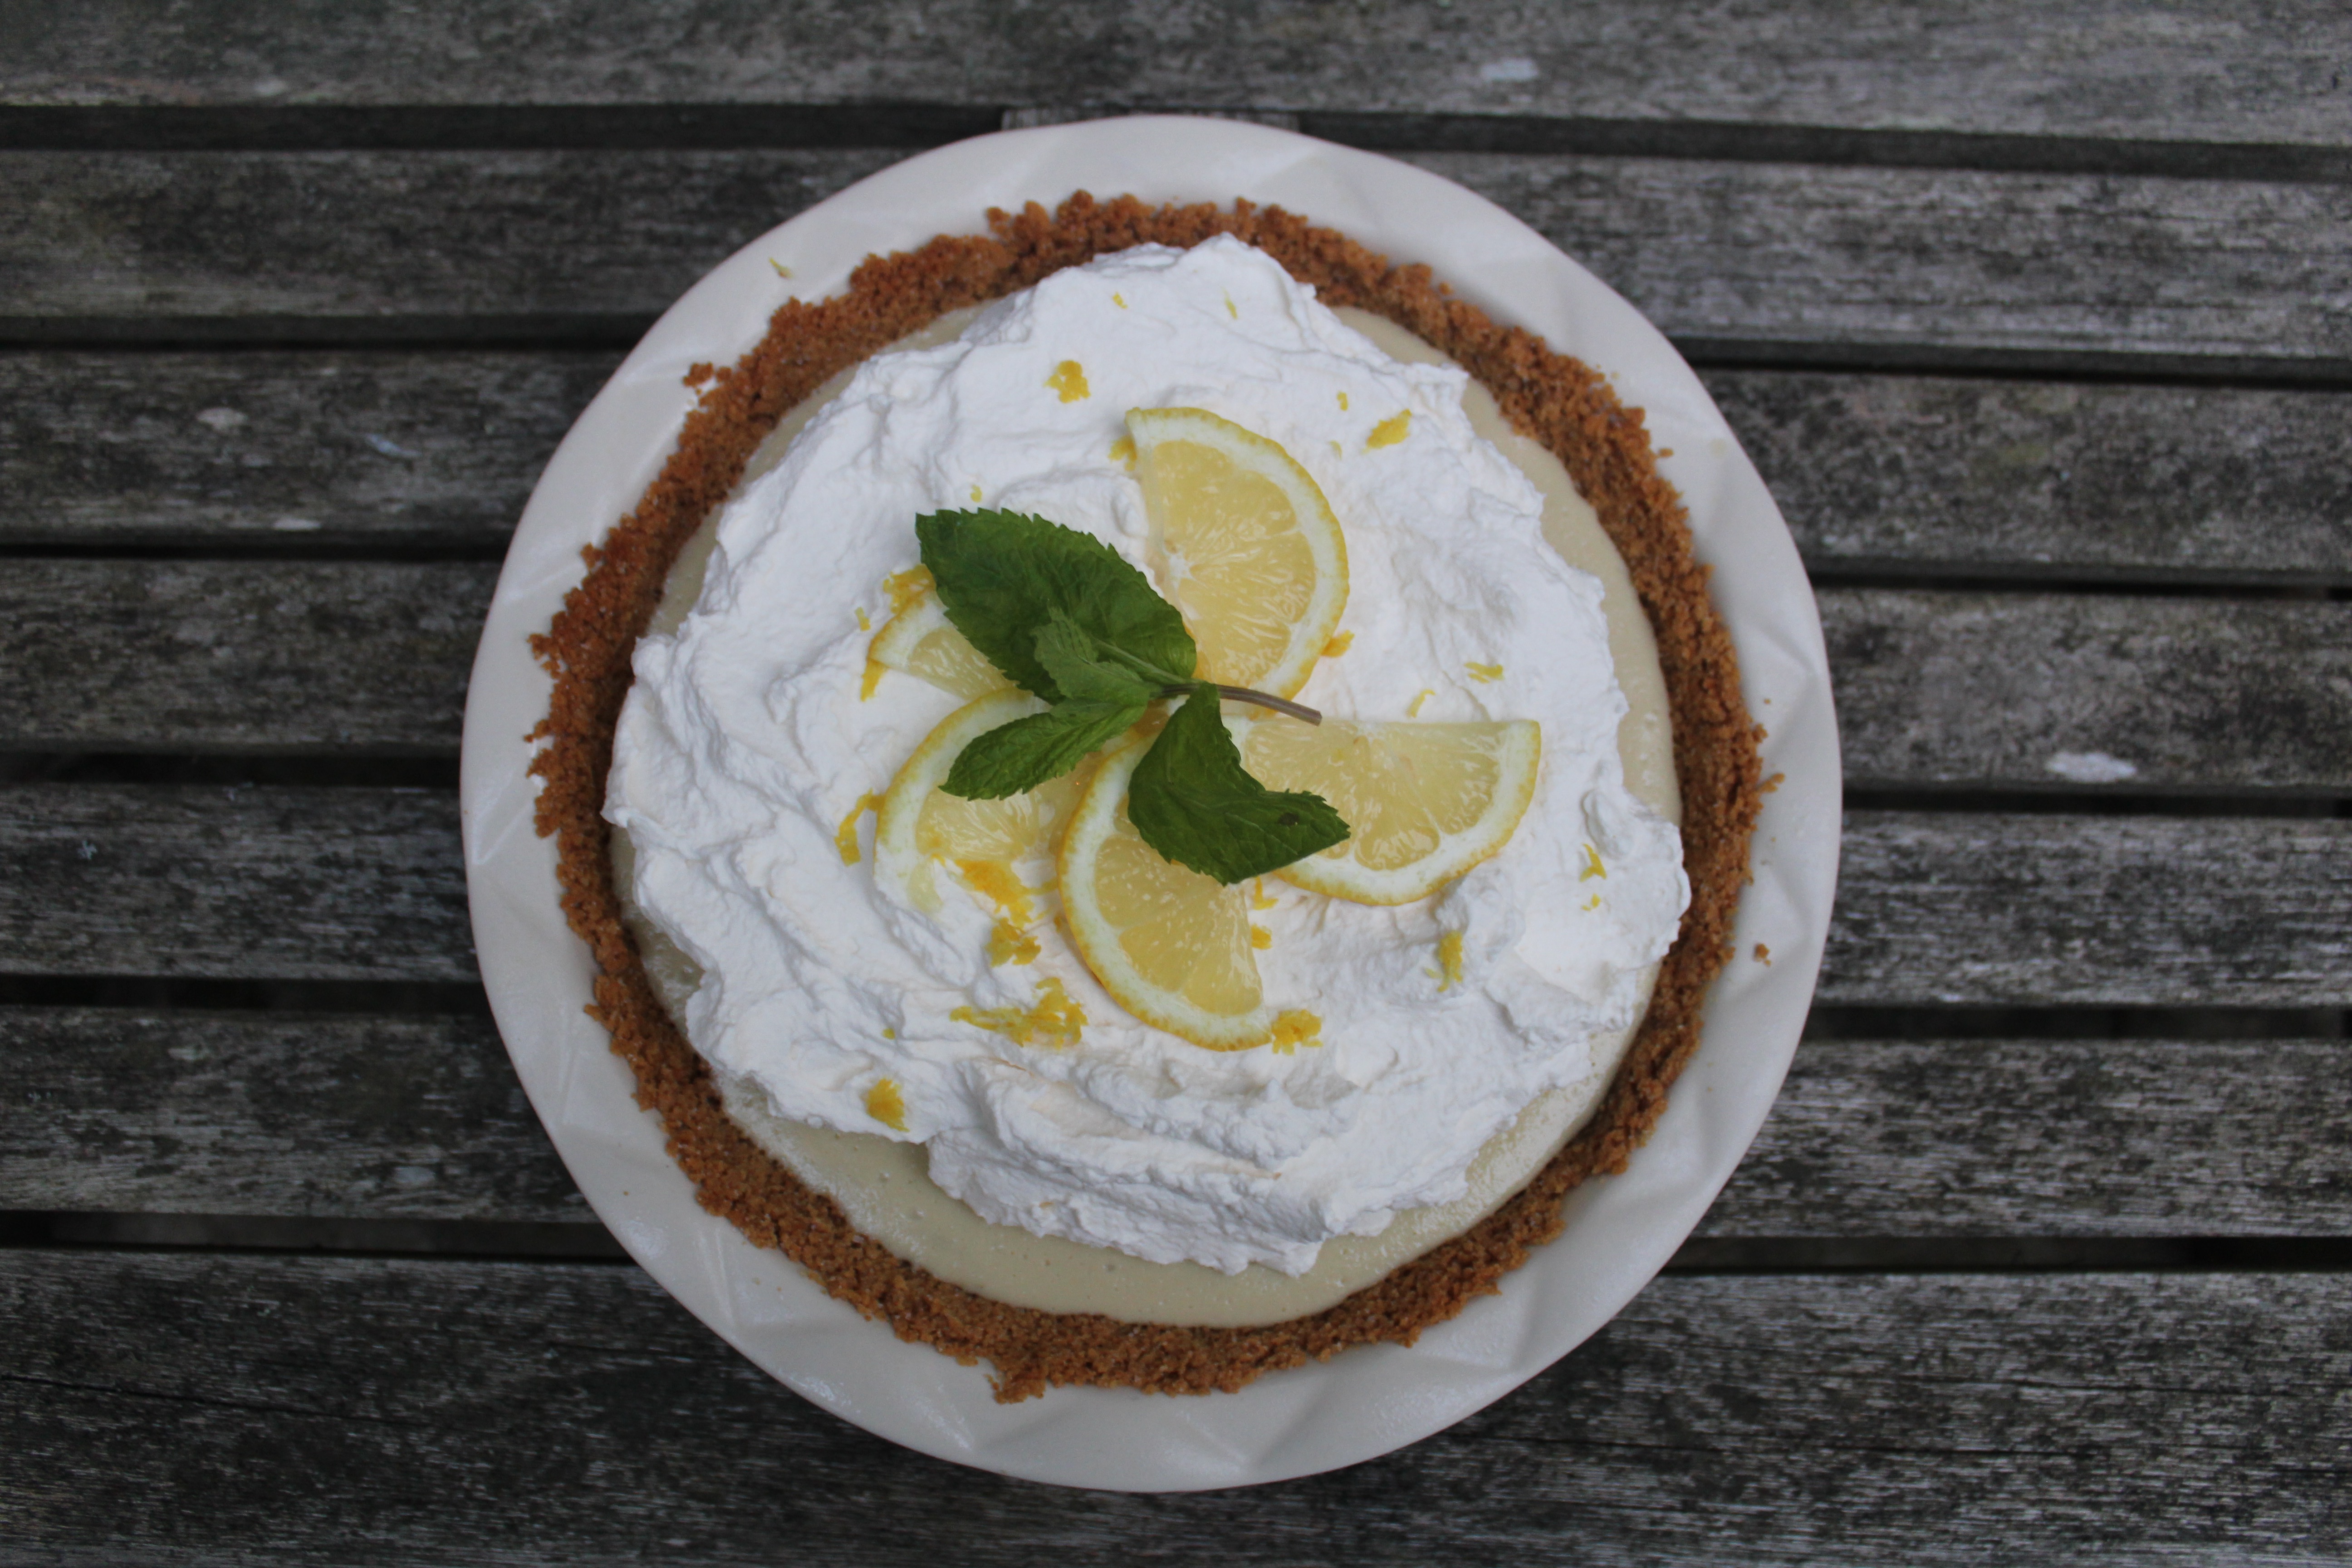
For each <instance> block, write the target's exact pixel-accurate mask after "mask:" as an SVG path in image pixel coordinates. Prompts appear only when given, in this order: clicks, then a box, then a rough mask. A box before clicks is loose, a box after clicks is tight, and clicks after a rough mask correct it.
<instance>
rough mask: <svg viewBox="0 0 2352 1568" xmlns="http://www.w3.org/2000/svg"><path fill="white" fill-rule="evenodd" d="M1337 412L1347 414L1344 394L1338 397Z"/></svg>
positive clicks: (1346, 401)
mask: <svg viewBox="0 0 2352 1568" xmlns="http://www.w3.org/2000/svg"><path fill="white" fill-rule="evenodd" d="M1339 412H1340V413H1342V414H1345V413H1346V412H1348V395H1347V394H1346V393H1344V392H1343V393H1341V394H1340V395H1339Z"/></svg>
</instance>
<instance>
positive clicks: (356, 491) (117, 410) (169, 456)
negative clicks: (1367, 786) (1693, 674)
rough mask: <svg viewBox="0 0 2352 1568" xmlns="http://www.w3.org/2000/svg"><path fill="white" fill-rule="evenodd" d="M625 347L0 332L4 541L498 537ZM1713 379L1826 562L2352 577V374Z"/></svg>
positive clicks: (1804, 541)
mask: <svg viewBox="0 0 2352 1568" xmlns="http://www.w3.org/2000/svg"><path fill="white" fill-rule="evenodd" d="M617 360H618V355H617V354H614V353H595V352H591V353H572V352H566V351H562V350H549V351H544V352H541V353H504V352H496V351H490V352H475V353H468V352H466V351H462V350H442V351H433V350H419V351H415V352H411V353H373V352H368V351H336V350H320V351H314V352H309V353H272V352H269V351H251V352H247V353H153V354H127V353H71V352H58V353H42V352H37V351H36V352H24V353H13V354H0V542H9V543H20V544H49V543H57V544H168V545H197V546H206V545H215V544H222V543H235V544H236V545H238V546H239V547H242V548H255V547H259V546H266V545H272V544H281V543H282V544H285V545H287V546H289V547H290V548H298V549H303V548H316V547H319V546H320V545H337V546H341V545H355V546H366V547H373V548H378V549H400V550H411V549H429V548H435V547H445V548H446V547H451V546H455V547H459V548H474V549H481V548H485V547H494V546H496V545H498V544H501V543H503V542H504V541H505V539H506V538H507V536H508V534H509V531H511V529H512V528H513V525H514V520H515V519H516V517H518V516H519V515H520V513H521V510H522V503H523V501H524V500H525V499H526V498H527V497H528V496H529V495H530V487H531V484H532V482H533V481H534V480H535V479H537V477H538V474H539V470H540V468H541V467H542V466H543V465H544V464H545V463H546V460H547V458H548V456H549V454H551V452H553V451H554V449H555V444H556V442H557V441H558V440H560V439H562V436H563V433H564V431H565V430H567V429H568V428H570V426H571V423H572V419H573V418H574V417H576V416H577V415H578V414H579V412H580V410H581V409H582V408H583V407H584V406H585V405H586V404H587V402H588V399H589V398H590V397H591V396H593V395H594V393H595V391H596V389H597V388H598V387H599V386H600V385H602V384H603V382H604V377H605V376H607V375H608V374H611V371H612V367H613V365H614V363H617ZM1703 379H1705V381H1706V384H1707V389H1708V390H1709V391H1710V392H1712V393H1713V394H1714V395H1715V399H1716V401H1717V404H1719V405H1721V406H1722V409H1723V411H1724V414H1725V416H1727V418H1728V419H1729V420H1730V421H1731V424H1732V427H1733V428H1734V429H1735V430H1736V431H1737V432H1738V436H1739V438H1740V441H1741V443H1742V445H1744V446H1745V447H1747V449H1748V455H1749V456H1750V457H1751V458H1754V459H1755V461H1756V466H1757V468H1759V470H1760V471H1761V472H1762V474H1763V476H1764V479H1765V481H1766V482H1767V483H1768V484H1769V486H1770V487H1771V489H1772V494H1773V498H1774V499H1775V500H1778V501H1779V502H1780V510H1781V511H1782V513H1783V514H1784V515H1785V516H1786V517H1787V519H1788V521H1789V526H1790V530H1791V531H1793V532H1794V533H1795V535H1796V537H1797V542H1798V544H1799V547H1800V548H1801V550H1803V552H1805V555H1806V558H1807V560H1808V561H1809V562H1810V563H1811V564H1812V565H1813V566H1814V567H1815V568H1816V570H1827V571H1832V572H1836V571H1845V570H1860V571H1889V570H1893V571H1900V572H1902V573H1904V574H1908V575H1913V576H1919V577H1932V576H1933V575H1934V574H1937V573H1944V574H1950V573H1968V574H1974V575H1979V576H2018V577H2025V578H2032V577H2040V576H2051V575H2072V576H2075V577H2090V576H2102V575H2114V576H2118V577H2126V578H2137V579H2143V580H2146V579H2158V578H2161V579H2168V580H2185V581H2200V580H2201V581H2231V582H2243V581H2259V582H2268V581H2290V582H2305V583H2328V584H2342V583H2347V582H2352V447H2347V443H2346V442H2345V441H2344V440H2343V438H2342V437H2343V432H2344V430H2345V429H2346V427H2347V425H2352V396H2347V395H2343V394H2338V393H2319V392H2265V391H2257V390H2249V389H2245V388H2239V387H2219V386H2210V387H2172V386H2132V385H2116V384H2084V383H2051V382H2016V381H1986V380H1974V379H1968V380H1960V379H1948V378H1939V377H1923V376H1901V375H1847V374H1827V373H1804V372H1785V371H1740V370H1717V371H1711V372H1708V373H1706V374H1705V376H1704V378H1703ZM304 524H315V525H316V526H314V527H306V526H301V525H304Z"/></svg>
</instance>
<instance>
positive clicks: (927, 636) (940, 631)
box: [866, 584, 1013, 697]
mask: <svg viewBox="0 0 2352 1568" xmlns="http://www.w3.org/2000/svg"><path fill="white" fill-rule="evenodd" d="M866 660H867V664H868V666H869V668H870V667H872V666H874V665H879V666H881V667H882V668H885V669H896V670H898V671H901V672H903V673H905V674H908V675H912V676H917V677H919V678H920V679H924V680H928V681H929V682H930V683H931V684H932V685H933V686H936V687H938V688H940V689H941V690H943V691H952V692H954V693H955V694H956V695H957V696H958V697H985V696H986V695H988V693H990V692H992V691H1003V690H1007V689H1010V688H1011V687H1012V684H1013V683H1012V682H1011V681H1009V680H1007V679H1004V677H1003V674H1002V673H1000V672H999V671H998V669H997V668H996V667H995V666H994V665H992V664H991V663H989V662H988V660H987V659H985V658H982V657H981V652H980V650H979V649H978V648H976V647H972V646H971V644H970V643H969V642H966V641H965V640H964V636H963V634H962V633H961V632H960V631H958V630H956V629H955V627H954V626H950V625H949V624H948V612H947V608H946V606H945V605H941V604H940V596H939V594H938V592H937V591H936V590H934V589H932V588H931V587H929V585H928V584H926V585H925V586H924V587H923V588H921V589H920V590H919V591H918V592H916V593H915V594H914V595H912V596H911V597H909V598H908V601H907V604H906V605H905V607H903V608H902V609H900V610H899V612H898V614H897V615H895V616H891V617H890V619H889V620H888V621H887V623H886V624H885V625H884V626H883V627H882V629H881V630H880V631H878V632H877V633H875V634H874V641H873V643H872V644H871V646H869V647H867V648H866Z"/></svg>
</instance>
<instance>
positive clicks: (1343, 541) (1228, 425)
mask: <svg viewBox="0 0 2352 1568" xmlns="http://www.w3.org/2000/svg"><path fill="white" fill-rule="evenodd" d="M1127 427H1128V431H1129V435H1130V437H1132V438H1133V440H1134V441H1135V443H1136V448H1137V457H1138V458H1139V459H1144V460H1148V459H1149V458H1150V449H1151V447H1155V446H1157V445H1158V444H1159V443H1160V442H1161V441H1163V440H1169V439H1175V440H1187V439H1192V440H1198V439H1199V438H1200V435H1201V434H1202V433H1203V432H1205V433H1208V434H1209V435H1210V437H1211V439H1210V440H1209V441H1206V442H1203V443H1202V444H1203V445H1213V446H1215V447H1217V448H1218V449H1219V450H1220V451H1223V452H1224V453H1225V454H1226V455H1227V456H1228V457H1230V458H1233V459H1234V461H1235V462H1236V463H1238V464H1240V465H1241V466H1242V467H1244V468H1247V469H1248V470H1249V471H1251V472H1252V473H1255V474H1258V475H1261V476H1263V477H1264V478H1265V479H1268V480H1270V481H1272V482H1273V484H1274V485H1275V486H1276V488H1277V489H1280V490H1281V491H1282V492H1283V494H1284V495H1285V496H1286V497H1287V498H1288V499H1289V500H1290V505H1291V511H1292V514H1293V515H1294V516H1296V517H1297V518H1298V519H1299V522H1300V527H1299V532H1300V533H1301V534H1302V535H1303V536H1304V537H1305V539H1306V541H1307V552H1308V553H1309V554H1310V555H1311V556H1312V557H1313V558H1314V562H1315V584H1316V586H1315V595H1314V597H1312V598H1311V599H1309V600H1308V601H1307V610H1306V613H1305V614H1304V615H1302V616H1300V617H1299V618H1298V619H1297V621H1295V622H1293V623H1292V626H1291V637H1290V647H1289V650H1288V651H1287V652H1286V653H1285V654H1284V656H1283V657H1282V658H1280V659H1279V660H1277V661H1276V664H1275V665H1274V667H1273V668H1271V669H1269V670H1267V671H1266V672H1265V674H1263V675H1261V676H1259V677H1257V678H1256V679H1255V680H1254V681H1251V682H1249V683H1248V684H1251V685H1254V686H1255V687H1256V688H1257V689H1260V690H1262V691H1270V692H1272V693H1273V694H1274V695H1275V696H1276V697H1295V696H1297V694H1298V692H1299V689H1301V688H1302V687H1304V686H1305V685H1306V684H1307V677H1309V676H1311V675H1312V674H1314V673H1315V665H1316V661H1317V660H1318V659H1319V658H1321V657H1322V655H1323V645H1324V644H1326V643H1328V641H1330V640H1331V634H1332V633H1334V632H1336V631H1338V630H1339V620H1340V617H1341V616H1344V615H1346V614H1347V611H1348V589H1349V583H1348V540H1347V535H1346V532H1345V531H1344V530H1342V529H1341V527H1340V525H1339V513H1338V512H1336V511H1334V510H1331V502H1330V500H1328V498H1327V497H1326V496H1325V495H1324V494H1323V487H1322V486H1320V485H1318V484H1317V483H1316V482H1315V476H1314V475H1313V474H1311V473H1308V472H1307V468H1306V465H1304V464H1302V463H1301V462H1299V460H1298V459H1297V458H1294V457H1292V456H1291V455H1290V453H1289V452H1288V451H1287V450H1286V449H1285V448H1284V447H1283V446H1282V444H1281V443H1280V442H1278V441H1276V440H1275V439H1273V438H1272V437H1266V436H1261V435H1259V434H1258V433H1257V432H1256V431H1255V430H1252V429H1250V428H1249V427H1248V426H1245V425H1238V424H1235V423H1234V421H1233V420H1230V419H1227V418H1225V417H1224V416H1222V415H1218V414H1213V413H1211V412H1209V410H1207V409H1205V408H1189V407H1172V408H1132V409H1129V411H1128V415H1127ZM1226 431H1232V432H1236V433H1238V434H1239V435H1240V436H1241V437H1243V439H1241V440H1239V441H1234V440H1231V439H1229V438H1226V437H1224V434H1223V433H1224V432H1226ZM1310 519H1313V520H1317V523H1316V525H1313V526H1310V525H1309V521H1308V520H1310ZM1152 526H1153V528H1154V530H1155V531H1157V529H1158V527H1159V523H1158V521H1157V520H1154V521H1153V525H1152Z"/></svg>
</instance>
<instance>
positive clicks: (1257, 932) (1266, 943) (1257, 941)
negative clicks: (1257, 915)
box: [1249, 925, 1274, 952]
mask: <svg viewBox="0 0 2352 1568" xmlns="http://www.w3.org/2000/svg"><path fill="white" fill-rule="evenodd" d="M1249 932H1250V945H1251V946H1252V947H1254V948H1256V949H1257V950H1258V951H1259V952H1265V950H1266V949H1267V948H1269V947H1272V946H1273V945H1274V933H1273V932H1272V931H1268V930H1266V929H1265V927H1264V926H1262V925H1253V926H1251V927H1250V928H1249Z"/></svg>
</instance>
